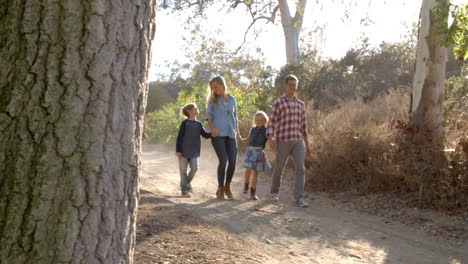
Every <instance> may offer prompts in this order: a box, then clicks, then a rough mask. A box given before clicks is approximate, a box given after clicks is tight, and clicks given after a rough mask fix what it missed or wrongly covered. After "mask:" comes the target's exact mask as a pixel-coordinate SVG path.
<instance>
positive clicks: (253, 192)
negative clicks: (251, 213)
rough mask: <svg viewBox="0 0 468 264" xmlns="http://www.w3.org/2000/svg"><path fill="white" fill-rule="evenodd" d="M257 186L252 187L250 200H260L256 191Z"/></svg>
mask: <svg viewBox="0 0 468 264" xmlns="http://www.w3.org/2000/svg"><path fill="white" fill-rule="evenodd" d="M256 190H257V188H250V200H258V197H257V195H255V191H256Z"/></svg>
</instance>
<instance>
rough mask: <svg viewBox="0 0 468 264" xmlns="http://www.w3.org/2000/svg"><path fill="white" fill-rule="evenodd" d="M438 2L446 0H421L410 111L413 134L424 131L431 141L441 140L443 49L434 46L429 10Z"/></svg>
mask: <svg viewBox="0 0 468 264" xmlns="http://www.w3.org/2000/svg"><path fill="white" fill-rule="evenodd" d="M438 3H440V4H448V3H449V1H448V0H424V1H423V3H422V7H421V21H420V23H421V25H420V27H419V36H418V48H417V54H416V72H415V76H414V80H413V96H412V104H411V112H412V118H413V120H412V123H413V127H415V128H416V131H419V132H423V131H424V133H428V135H430V136H431V138H432V139H435V140H436V141H441V139H442V138H443V123H442V122H443V115H442V102H443V92H444V81H445V64H446V61H447V49H446V48H444V47H442V46H441V45H440V44H438V39H439V38H440V36H438V35H437V34H436V30H437V26H438V21H437V20H436V19H435V16H434V15H433V13H432V10H433V8H434V6H435V5H436V4H438ZM439 23H440V22H439ZM444 23H447V21H444Z"/></svg>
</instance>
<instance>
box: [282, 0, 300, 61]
mask: <svg viewBox="0 0 468 264" xmlns="http://www.w3.org/2000/svg"><path fill="white" fill-rule="evenodd" d="M278 4H279V7H280V13H281V25H282V26H283V32H284V39H285V45H286V60H287V63H288V64H290V63H298V62H299V59H300V51H299V35H300V33H301V29H302V23H303V21H304V10H305V8H306V4H307V0H301V1H299V2H298V4H297V8H296V14H295V15H294V17H292V16H291V12H290V11H289V6H288V1H287V0H278Z"/></svg>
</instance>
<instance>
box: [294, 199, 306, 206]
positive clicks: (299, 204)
mask: <svg viewBox="0 0 468 264" xmlns="http://www.w3.org/2000/svg"><path fill="white" fill-rule="evenodd" d="M296 204H297V206H299V207H309V204H308V203H306V201H305V200H304V198H299V199H297V200H296Z"/></svg>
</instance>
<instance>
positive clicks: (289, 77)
mask: <svg viewBox="0 0 468 264" xmlns="http://www.w3.org/2000/svg"><path fill="white" fill-rule="evenodd" d="M289 81H296V82H297V83H298V82H299V79H298V78H297V76H296V75H294V74H289V75H288V76H286V78H285V79H284V83H288V82H289Z"/></svg>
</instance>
